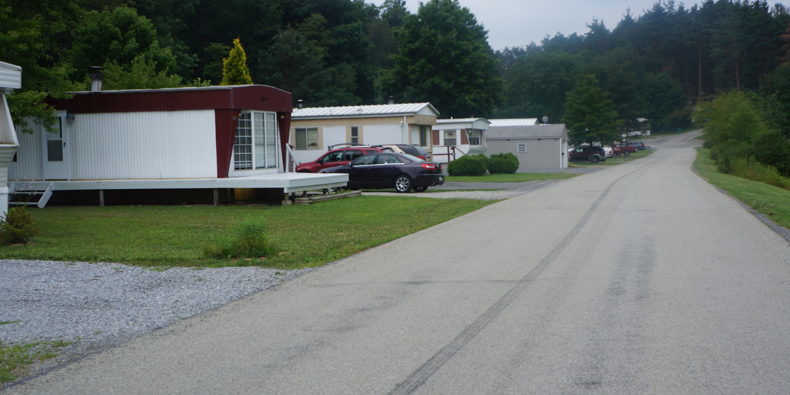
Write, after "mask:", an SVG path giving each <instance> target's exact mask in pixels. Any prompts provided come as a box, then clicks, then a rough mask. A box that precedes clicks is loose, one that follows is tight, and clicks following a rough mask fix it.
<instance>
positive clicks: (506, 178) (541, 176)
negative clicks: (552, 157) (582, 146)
mask: <svg viewBox="0 0 790 395" xmlns="http://www.w3.org/2000/svg"><path fill="white" fill-rule="evenodd" d="M576 176H578V174H573V173H514V174H486V175H483V176H449V177H447V179H445V181H446V182H525V181H536V180H540V181H543V180H564V179H566V178H573V177H576ZM428 190H429V191H430V190H431V189H430V188H428Z"/></svg>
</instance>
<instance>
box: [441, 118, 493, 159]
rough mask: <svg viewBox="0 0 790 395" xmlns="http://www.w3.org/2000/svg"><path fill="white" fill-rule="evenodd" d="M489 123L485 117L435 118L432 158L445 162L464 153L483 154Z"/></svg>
mask: <svg viewBox="0 0 790 395" xmlns="http://www.w3.org/2000/svg"><path fill="white" fill-rule="evenodd" d="M490 124H491V122H490V121H488V120H487V119H485V118H464V119H440V120H437V121H436V126H434V127H433V160H434V161H435V162H440V163H445V162H450V161H453V160H455V159H458V158H460V157H462V156H464V155H478V154H484V153H485V152H486V148H487V145H486V138H485V132H486V130H488V128H489V125H490Z"/></svg>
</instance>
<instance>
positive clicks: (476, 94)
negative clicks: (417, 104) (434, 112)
mask: <svg viewBox="0 0 790 395" xmlns="http://www.w3.org/2000/svg"><path fill="white" fill-rule="evenodd" d="M398 49H399V54H398V55H397V56H396V57H395V67H394V68H392V69H391V70H387V71H385V72H384V73H382V76H381V78H380V79H379V87H380V90H381V91H382V93H384V95H390V94H392V95H395V96H396V97H398V98H399V100H401V101H430V102H431V103H432V104H433V105H434V106H436V108H437V109H438V110H439V111H441V112H442V115H443V116H445V117H448V118H449V117H468V116H471V115H475V116H488V115H490V114H491V113H492V111H493V109H494V106H495V105H496V104H497V102H498V101H499V92H500V89H501V80H500V79H499V77H498V76H497V64H496V59H495V57H494V53H493V51H492V50H491V47H490V46H489V45H488V41H487V32H486V30H485V29H484V28H483V26H482V25H480V24H478V23H477V20H476V19H475V17H474V15H473V14H472V13H471V12H470V11H469V9H468V8H466V7H461V5H460V4H459V2H458V0H430V1H428V2H426V3H423V4H421V5H420V9H419V11H418V13H417V15H416V16H410V17H407V18H406V23H405V24H404V25H403V27H402V28H401V29H400V31H399V34H398Z"/></svg>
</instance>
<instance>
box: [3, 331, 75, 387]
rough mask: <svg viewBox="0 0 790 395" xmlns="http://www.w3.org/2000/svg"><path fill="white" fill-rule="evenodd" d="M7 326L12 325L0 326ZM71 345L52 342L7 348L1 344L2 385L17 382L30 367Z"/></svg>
mask: <svg viewBox="0 0 790 395" xmlns="http://www.w3.org/2000/svg"><path fill="white" fill-rule="evenodd" d="M5 324H12V323H10V322H9V323H5V322H0V325H5ZM69 344H71V343H68V342H64V341H52V342H44V343H28V344H16V345H11V346H7V345H5V344H3V343H2V342H0V383H9V382H12V381H14V380H16V376H17V374H19V373H22V372H24V370H25V369H26V368H27V367H28V366H29V365H31V364H33V363H34V362H36V361H45V360H47V359H52V358H54V357H56V356H57V355H58V354H57V351H58V350H59V349H60V348H62V347H65V346H67V345H69ZM0 388H2V385H0Z"/></svg>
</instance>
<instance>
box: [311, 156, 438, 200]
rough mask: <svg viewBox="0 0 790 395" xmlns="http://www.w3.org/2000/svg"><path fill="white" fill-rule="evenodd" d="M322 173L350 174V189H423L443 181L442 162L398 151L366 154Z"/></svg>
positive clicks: (420, 190) (402, 191) (404, 190)
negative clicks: (440, 163)
mask: <svg viewBox="0 0 790 395" xmlns="http://www.w3.org/2000/svg"><path fill="white" fill-rule="evenodd" d="M321 172H322V173H346V174H348V187H349V188H351V189H362V188H365V189H389V188H395V190H396V191H398V192H401V193H404V192H409V191H411V190H412V189H413V190H414V191H415V192H424V191H425V190H426V189H428V187H429V186H433V185H442V184H444V175H443V174H442V170H441V169H440V168H439V164H437V163H433V162H425V161H423V160H422V159H420V158H417V157H414V156H411V155H406V154H396V153H387V152H385V153H377V154H368V155H363V156H361V157H359V158H357V159H355V160H354V161H352V162H351V163H349V164H347V165H343V166H338V167H332V168H329V169H323V170H321Z"/></svg>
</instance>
